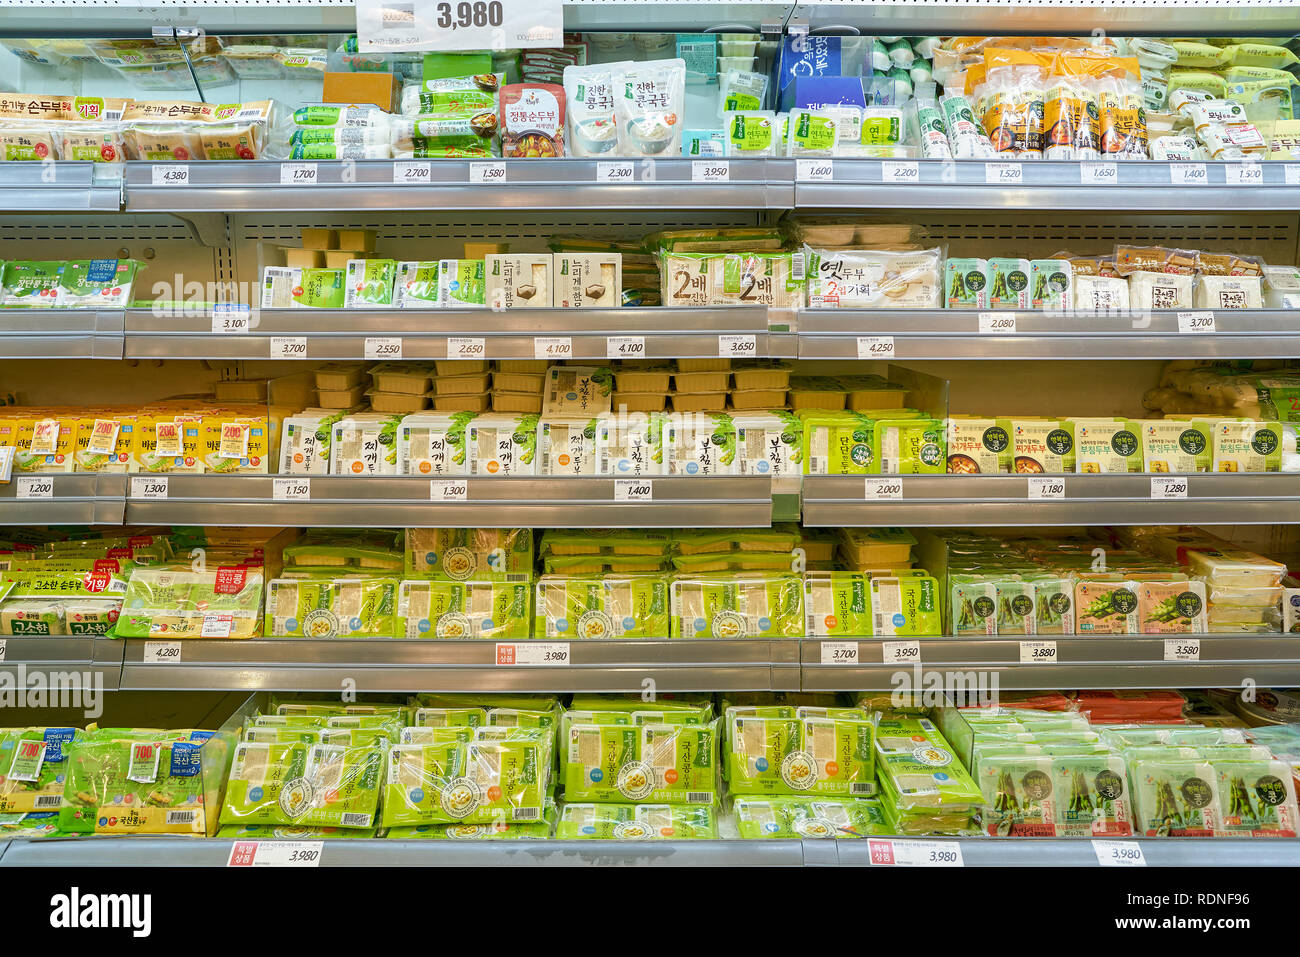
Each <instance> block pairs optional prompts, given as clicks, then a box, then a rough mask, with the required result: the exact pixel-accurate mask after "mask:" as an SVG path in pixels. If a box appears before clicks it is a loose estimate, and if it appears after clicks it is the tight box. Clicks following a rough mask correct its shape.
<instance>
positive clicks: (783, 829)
mask: <svg viewBox="0 0 1300 957" xmlns="http://www.w3.org/2000/svg"><path fill="white" fill-rule="evenodd" d="M733 812H734V813H735V818H736V828H737V830H738V831H739V832H740V836H741V837H742V838H744V839H746V840H755V839H768V840H774V839H779V838H792V839H798V838H810V839H813V840H822V839H828V838H829V839H834V840H853V839H857V838H864V837H871V836H873V835H878V834H891V833H893V832H892V831H891V830H890V829H889V826H888V824H887V823H886V819H885V815H884V814H883V812H882V810H881V806H880V803H879V802H878V801H876V800H874V799H871V798H851V799H847V800H833V799H828V798H815V797H771V798H751V797H738V798H736V800H735V803H734V805H733Z"/></svg>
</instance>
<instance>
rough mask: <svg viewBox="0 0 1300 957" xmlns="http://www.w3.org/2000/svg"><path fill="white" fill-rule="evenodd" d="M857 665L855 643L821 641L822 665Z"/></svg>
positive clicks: (856, 645)
mask: <svg viewBox="0 0 1300 957" xmlns="http://www.w3.org/2000/svg"><path fill="white" fill-rule="evenodd" d="M857 663H858V643H857V642H856V641H823V642H822V664H824V665H856V664H857Z"/></svg>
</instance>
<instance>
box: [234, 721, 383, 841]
mask: <svg viewBox="0 0 1300 957" xmlns="http://www.w3.org/2000/svg"><path fill="white" fill-rule="evenodd" d="M383 769H384V751H383V749H382V748H380V747H356V748H353V747H345V746H340V745H326V744H250V743H248V742H242V743H240V744H238V745H237V746H236V747H235V754H234V758H233V761H232V763H231V767H230V776H229V778H228V780H227V782H226V799H225V803H224V804H223V805H222V808H221V823H222V824H223V825H227V824H279V825H295V824H296V825H301V826H305V827H361V828H371V827H374V826H375V822H376V810H377V805H378V802H379V789H380V785H381V778H382V775H383Z"/></svg>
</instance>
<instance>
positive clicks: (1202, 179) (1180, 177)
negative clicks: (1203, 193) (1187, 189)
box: [1169, 163, 1210, 186]
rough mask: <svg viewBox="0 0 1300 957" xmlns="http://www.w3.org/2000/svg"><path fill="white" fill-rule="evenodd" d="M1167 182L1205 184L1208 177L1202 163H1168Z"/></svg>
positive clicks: (1184, 184) (1181, 184) (1183, 184)
mask: <svg viewBox="0 0 1300 957" xmlns="http://www.w3.org/2000/svg"><path fill="white" fill-rule="evenodd" d="M1169 182H1170V183H1172V184H1173V185H1174V186H1205V185H1208V183H1209V182H1210V177H1209V174H1208V173H1206V172H1205V164H1204V163H1170V164H1169Z"/></svg>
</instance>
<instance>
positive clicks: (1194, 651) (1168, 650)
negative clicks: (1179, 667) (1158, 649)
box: [1165, 638, 1201, 661]
mask: <svg viewBox="0 0 1300 957" xmlns="http://www.w3.org/2000/svg"><path fill="white" fill-rule="evenodd" d="M1200 660H1201V639H1199V638H1166V639H1165V661H1200Z"/></svg>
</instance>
